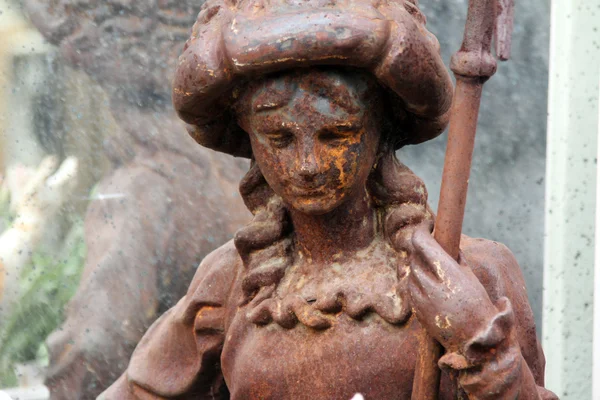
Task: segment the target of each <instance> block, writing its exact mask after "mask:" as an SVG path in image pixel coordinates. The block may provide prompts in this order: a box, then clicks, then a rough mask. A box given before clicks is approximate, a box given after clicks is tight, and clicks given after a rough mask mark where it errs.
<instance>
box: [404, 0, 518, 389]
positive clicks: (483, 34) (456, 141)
mask: <svg viewBox="0 0 600 400" xmlns="http://www.w3.org/2000/svg"><path fill="white" fill-rule="evenodd" d="M512 16H513V3H512V0H471V1H469V10H468V13H467V23H466V26H465V34H464V39H463V43H462V46H461V48H460V50H459V51H458V52H457V53H456V54H455V55H454V56H453V57H452V61H451V68H452V71H453V72H454V75H455V77H456V90H455V93H454V101H453V104H452V112H451V116H450V130H449V133H448V145H447V149H446V158H445V161H444V172H443V175H442V187H441V191H440V202H439V205H438V214H437V218H436V224H435V226H436V228H435V234H434V237H435V239H436V240H437V242H438V243H439V244H440V245H441V246H442V248H443V249H444V250H445V251H446V252H447V253H448V254H449V255H450V256H451V257H452V258H453V259H455V260H458V257H459V251H460V241H461V233H462V225H463V219H464V213H465V205H466V201H467V190H468V185H469V175H470V172H471V161H472V159H473V148H474V145H475V133H476V131H477V119H478V116H479V106H480V104H481V93H482V90H483V84H484V83H485V82H486V81H487V80H488V79H489V78H490V77H491V76H492V75H493V74H494V73H495V72H496V68H497V65H496V60H495V59H494V56H493V55H492V54H491V45H492V36H493V35H495V36H496V52H497V55H498V57H499V58H500V59H502V60H506V59H508V57H509V55H510V43H511V35H512V25H513V21H512ZM423 336H425V335H423ZM422 341H423V342H424V345H423V348H422V351H423V354H422V355H421V357H420V358H419V368H418V369H417V371H418V375H417V380H416V386H415V392H414V393H413V400H421V399H422V400H425V399H436V398H437V395H436V393H435V391H436V390H435V388H436V387H437V386H438V385H439V381H440V372H439V370H438V369H437V366H436V364H437V359H438V358H439V356H440V355H441V354H442V351H443V350H442V348H441V347H440V345H439V344H436V343H435V342H434V341H430V342H428V341H427V338H426V337H423V339H422ZM436 347H437V349H436Z"/></svg>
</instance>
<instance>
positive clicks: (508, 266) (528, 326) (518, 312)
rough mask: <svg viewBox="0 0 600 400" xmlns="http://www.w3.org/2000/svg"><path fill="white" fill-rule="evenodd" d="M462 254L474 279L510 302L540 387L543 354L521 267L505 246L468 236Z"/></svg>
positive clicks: (494, 298) (495, 296)
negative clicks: (473, 274) (475, 277)
mask: <svg viewBox="0 0 600 400" xmlns="http://www.w3.org/2000/svg"><path fill="white" fill-rule="evenodd" d="M461 250H462V253H463V255H464V257H465V258H466V260H467V263H468V264H469V266H470V267H471V269H472V270H473V272H474V273H475V276H477V278H478V279H479V281H480V282H481V283H482V284H483V286H484V287H485V289H486V291H487V293H488V295H489V296H490V299H491V300H492V301H493V302H494V303H496V302H497V301H498V300H499V299H500V298H501V297H506V298H508V299H509V300H510V302H511V305H512V308H513V311H514V313H515V319H516V324H517V325H516V334H517V339H518V341H519V344H520V347H521V354H522V355H523V357H524V358H525V360H526V362H527V364H528V365H529V368H530V369H531V372H532V373H533V376H534V378H535V380H536V382H537V383H538V384H542V382H543V376H544V364H545V359H544V354H543V352H542V349H541V346H540V344H539V341H538V339H537V332H536V326H535V319H534V317H533V311H532V310H531V306H530V305H529V299H528V297H527V288H526V286H525V279H524V278H523V273H522V271H521V267H520V266H519V263H518V262H517V260H516V258H515V256H514V255H513V253H512V252H511V251H510V250H509V249H508V247H506V246H505V245H503V244H502V243H498V242H494V241H491V240H486V239H475V238H470V237H467V236H464V235H463V237H462V239H461Z"/></svg>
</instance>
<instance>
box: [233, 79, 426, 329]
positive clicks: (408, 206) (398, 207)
mask: <svg viewBox="0 0 600 400" xmlns="http://www.w3.org/2000/svg"><path fill="white" fill-rule="evenodd" d="M312 72H313V73H314V75H313V76H312V77H310V78H308V79H317V80H318V76H319V75H321V74H320V72H319V71H318V70H312ZM309 75H310V74H309ZM315 77H316V78H315ZM325 81H326V80H324V81H323V82H320V84H321V85H323V84H325ZM368 86H369V85H367V86H365V87H364V88H362V89H361V90H359V92H360V93H356V92H354V93H356V94H358V95H360V96H373V93H374V91H373V90H370V89H372V88H370V87H368ZM317 87H318V85H317ZM282 91H283V92H286V90H285V89H283V90H282ZM378 93H380V94H384V93H385V92H384V91H379V92H378ZM259 96H260V94H259ZM283 97H285V99H284V98H282V99H281V100H282V102H284V103H285V102H287V98H288V97H289V93H287V94H286V95H285V96H283ZM258 103H261V102H260V101H259V102H258ZM261 104H262V103H261ZM386 106H387V105H386ZM383 111H384V112H385V108H383ZM378 112H381V111H379V110H376V112H375V114H376V113H378ZM390 129H392V127H390V126H388V125H385V126H383V127H382V134H381V139H380V144H379V150H378V155H377V158H376V162H375V164H374V166H373V169H372V171H371V173H370V174H369V177H368V179H367V182H366V188H367V192H368V194H369V196H370V198H371V203H372V204H373V205H374V207H375V209H376V211H377V215H378V220H379V221H380V224H381V225H380V226H382V227H383V234H384V236H385V238H386V240H388V242H389V243H390V245H391V247H392V248H393V249H395V250H396V251H397V252H398V253H401V254H402V255H403V256H406V255H407V254H408V253H410V252H411V238H412V234H413V232H414V229H415V228H416V227H417V226H419V225H421V224H431V223H432V214H431V212H430V210H429V208H428V206H427V191H426V189H425V185H424V184H423V182H422V181H421V179H419V178H418V177H417V176H416V175H415V174H414V173H413V172H412V171H411V170H410V169H408V168H407V167H406V166H405V165H404V164H402V163H401V162H400V161H398V159H397V158H396V155H395V148H396V146H397V143H395V142H394V141H393V138H394V137H397V135H394V134H392V133H391V132H389V130H390ZM240 193H241V195H242V197H243V199H244V202H245V204H246V206H247V207H248V209H249V210H250V211H251V212H252V213H253V215H254V218H253V220H252V222H251V223H250V224H249V225H247V226H246V227H244V228H242V229H240V230H239V231H238V232H237V233H236V236H235V245H236V247H237V250H238V252H239V254H240V256H241V258H242V261H243V263H244V267H245V276H244V278H243V282H242V290H243V292H244V299H243V302H242V304H248V303H250V309H249V318H250V320H251V321H253V322H255V323H258V324H262V323H268V322H270V321H271V320H272V319H274V320H276V322H277V323H279V324H280V325H282V326H292V325H293V324H294V323H295V318H296V317H297V318H301V317H300V315H301V314H302V315H305V316H306V315H309V314H310V316H311V318H313V317H315V315H316V314H315V313H312V314H311V313H310V312H309V313H305V312H298V310H300V309H299V307H306V306H307V305H306V304H300V303H298V304H297V303H295V302H293V301H292V302H289V306H290V307H292V308H293V309H292V310H286V309H285V307H283V308H282V307H272V309H267V307H265V306H262V307H260V304H261V303H263V302H264V301H265V300H267V299H269V298H271V297H272V295H273V294H274V292H275V289H276V288H277V286H278V284H279V283H280V282H281V280H282V279H283V277H284V276H285V273H286V270H287V269H288V268H289V267H290V266H291V265H292V262H293V239H292V235H293V226H292V221H291V218H290V216H289V213H288V209H287V206H286V205H285V204H284V202H283V200H282V199H281V198H280V197H279V196H278V195H277V194H275V193H274V192H273V190H272V189H271V188H270V186H269V185H268V183H267V182H266V180H265V178H264V176H263V175H262V173H261V171H260V169H259V168H258V165H257V164H256V162H254V161H253V162H252V164H251V167H250V170H249V171H248V173H247V174H246V176H245V177H244V178H243V180H242V182H241V183H240ZM297 308H298V310H297ZM300 311H305V310H300ZM380 314H381V313H380ZM384 314H385V312H384ZM396 314H397V313H396ZM390 318H391V319H392V320H395V321H396V320H398V319H399V318H398V317H393V318H392V317H390ZM302 322H305V321H302ZM307 324H308V325H309V326H311V324H312V325H314V327H324V326H325V325H327V324H326V321H324V320H321V319H319V318H317V317H315V318H313V319H312V320H310V321H309V322H308V323H307Z"/></svg>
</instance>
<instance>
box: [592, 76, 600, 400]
mask: <svg viewBox="0 0 600 400" xmlns="http://www.w3.org/2000/svg"><path fill="white" fill-rule="evenodd" d="M598 77H599V78H600V70H599V71H598ZM599 97H600V93H599ZM598 122H599V124H600V107H599V108H598ZM598 132H600V125H599V126H598ZM596 154H597V156H596V157H597V158H600V141H598V150H597V152H596ZM599 168H600V166H597V168H596V172H597V173H598V170H599ZM599 210H600V181H596V226H600V211H599ZM594 264H595V266H594V331H593V332H594V356H593V357H594V358H593V361H592V365H593V367H592V382H593V384H592V398H593V399H595V400H599V399H600V229H596V262H595V263H594Z"/></svg>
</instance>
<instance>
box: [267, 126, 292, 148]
mask: <svg viewBox="0 0 600 400" xmlns="http://www.w3.org/2000/svg"><path fill="white" fill-rule="evenodd" d="M265 136H266V137H267V139H268V140H269V143H271V145H272V146H273V147H277V148H284V147H287V146H289V145H290V144H292V142H293V141H294V134H293V133H292V132H290V131H288V130H285V129H284V130H278V131H275V132H269V133H266V134H265Z"/></svg>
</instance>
